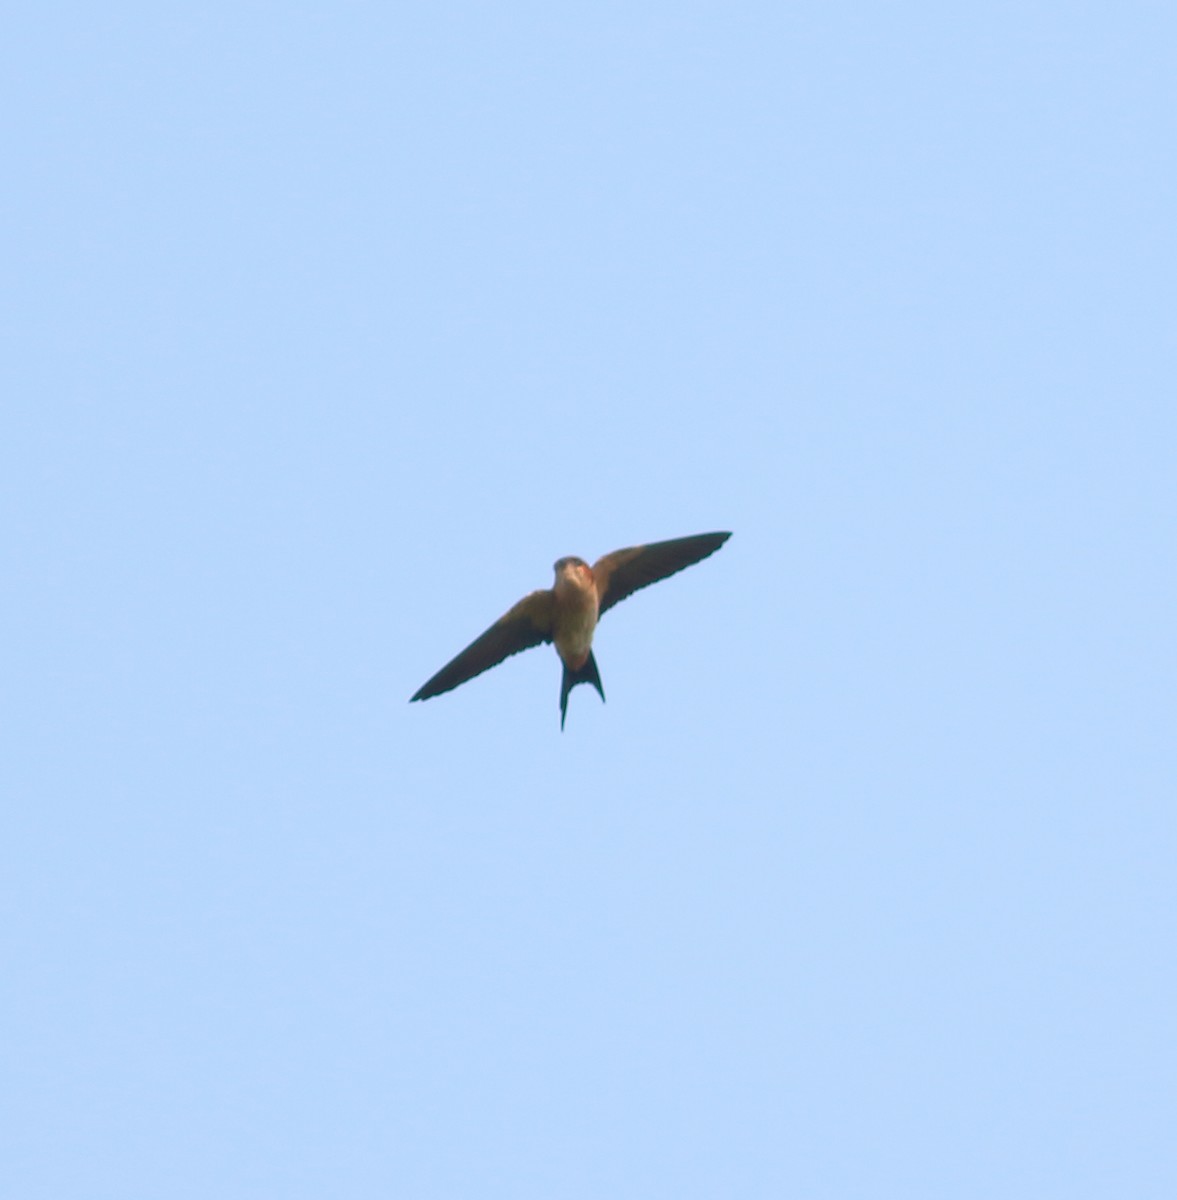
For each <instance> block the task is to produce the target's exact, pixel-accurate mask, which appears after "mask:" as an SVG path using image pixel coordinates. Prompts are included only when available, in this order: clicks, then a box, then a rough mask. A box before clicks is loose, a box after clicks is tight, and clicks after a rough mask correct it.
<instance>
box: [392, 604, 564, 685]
mask: <svg viewBox="0 0 1177 1200" xmlns="http://www.w3.org/2000/svg"><path fill="white" fill-rule="evenodd" d="M553 601H554V595H553V593H552V592H551V591H545V590H540V591H538V592H532V593H531V595H530V596H524V597H523V599H522V600H520V601H519V603H518V604H516V605H514V606H513V607H512V608H510V609H509V610H508V611H507V612H505V613H504V614H503V615H502V616H501V617H499V619H498V620H497V621H496V622H495V623H494V624H493V625H492V626H491V627H490V628H489V629H488V630H487V631H486V632H485V633H484V634H483V635H482V636H481V637H477V638H475V639H474V641H472V642H471V643H470V645H469V646H467V647H466V649H465V650H463V651H462V653H461V654H459V655H458V656H457V657H456V658H454V659H451V661H450V662H448V663H446V665H445V666H444V667H442V669H441V670H440V671H438V673H437V674H436V675H434V676H433V678H432V679H430V680H429V681H428V682H427V683H423V684H422V685H421V686H420V687H419V688H418V689H417V691H416V692H415V693H414V694H413V696H411V697H410V700H409V702H410V703H412V701H413V700H428V699H429V697H430V696H440V695H441V693H442V692H448V691H449V690H450V689H451V688H456V687H457V686H458V684H460V683H465V682H466V681H467V680H468V679H473V678H474V676H475V675H481V674H482V672H483V671H487V670H489V669H490V668H491V667H493V666H496V665H497V664H498V663H501V662H502V661H503V659H504V658H509V657H510V656H511V655H512V654H518V653H519V651H520V650H529V649H531V647H532V646H538V645H539V644H540V642H550V641H551V640H552V604H553Z"/></svg>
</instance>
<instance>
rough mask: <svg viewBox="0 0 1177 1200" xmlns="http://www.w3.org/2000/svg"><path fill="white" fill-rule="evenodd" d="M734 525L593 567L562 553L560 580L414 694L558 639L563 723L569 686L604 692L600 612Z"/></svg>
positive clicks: (705, 551) (709, 546) (701, 554)
mask: <svg viewBox="0 0 1177 1200" xmlns="http://www.w3.org/2000/svg"><path fill="white" fill-rule="evenodd" d="M729 537H731V534H730V533H700V534H696V535H695V536H693V537H685V538H675V539H673V540H672V541H668V542H651V543H649V544H648V545H645V546H631V547H629V548H627V549H625V550H615V551H613V553H612V554H606V555H605V556H604V558H600V559H598V560H597V561H596V562H595V563H594V564H593V565H592V566H591V567H590V566H589V565H588V563H586V562H585V561H584V559H582V558H576V557H575V556H569V557H567V558H561V559H559V560H558V561H557V562H556V564H555V567H554V570H555V572H556V581H555V584H554V585H553V586H552V587H551V588H549V589H546V590H541V591H537V592H532V593H531V594H530V595H528V596H525V597H524V598H523V599H522V600H520V601H519V603H518V604H516V605H514V606H513V607H512V608H510V609H508V611H507V612H505V613H504V614H503V615H502V616H501V617H500V618H499V619H498V620H497V621H496V622H495V623H494V624H493V625H492V626H491V627H490V628H489V629H488V630H487V631H486V632H485V633H484V634H483V635H482V636H481V637H479V638H476V639H475V640H474V641H473V642H471V643H470V645H469V646H467V647H466V649H465V650H463V651H462V652H461V654H459V655H458V656H457V657H456V658H454V659H452V660H451V661H450V662H448V663H447V664H446V665H445V666H444V667H442V669H441V670H440V671H438V672H437V674H436V675H434V676H433V678H432V679H430V680H429V681H428V682H427V683H425V684H423V685H422V686H421V687H420V688H419V689H418V690H417V692H416V693H415V694H414V695H413V696H412V699H413V700H428V699H429V698H430V697H431V696H438V695H440V694H441V693H442V692H448V691H449V690H450V689H451V688H456V687H457V686H458V685H459V684H462V683H465V682H466V681H467V680H469V679H473V678H474V676H475V675H480V674H481V673H482V672H483V671H485V670H488V669H489V668H490V667H493V666H495V665H496V664H498V663H500V662H502V661H503V659H504V658H507V657H509V656H510V655H512V654H517V653H518V652H519V651H520V650H527V649H529V648H530V647H531V646H538V645H539V644H540V642H553V643H554V644H555V647H556V653H557V654H559V656H560V659H561V661H562V662H563V664H564V678H563V682H562V684H561V689H560V728H561V729H563V728H564V719H565V716H566V715H567V708H568V693H569V692H570V691H571V690H572V689H573V688H574V687H575V686H576V685H577V684H578V683H591V684H592V685H593V686H594V687H595V688H596V689H597V691H598V692H599V693H600V695H601V699H602V700H604V699H605V692H604V689H603V688H602V687H601V677H600V674H599V673H598V671H597V664H596V661H595V660H594V658H593V634H594V633H595V632H596V628H597V621H598V620H599V619H600V617H601V615H602V614H603V613H605V612H606V611H607V610H608V609H610V608H612V606H613V605H614V604H616V603H617V602H618V601H620V600H624V599H625V597H626V596H628V595H630V594H631V593H632V592H636V591H637V590H638V589H639V588H643V587H647V586H648V585H649V584H651V583H656V582H657V581H658V580H659V579H665V578H666V576H667V575H673V574H674V573H675V572H676V571H681V570H682V569H683V568H684V567H689V566H690V565H691V564H692V563H696V562H698V561H699V560H700V559H703V558H706V557H707V556H708V555H709V554H714V553H715V551H716V550H718V549H719V548H720V546H722V545H723V543H724V542H726V541H727V539H728V538H729Z"/></svg>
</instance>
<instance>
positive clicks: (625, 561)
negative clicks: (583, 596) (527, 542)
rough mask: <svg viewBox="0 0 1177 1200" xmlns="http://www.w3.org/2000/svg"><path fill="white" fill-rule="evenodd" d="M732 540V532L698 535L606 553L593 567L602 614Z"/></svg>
mask: <svg viewBox="0 0 1177 1200" xmlns="http://www.w3.org/2000/svg"><path fill="white" fill-rule="evenodd" d="M729 537H731V534H730V533H698V534H695V535H694V536H692V537H685V538H673V539H671V540H670V541H668V542H650V543H649V544H648V545H645V546H630V547H629V548H628V549H625V550H614V551H613V553H612V554H606V555H605V557H604V558H601V559H598V561H597V562H595V563H594V564H593V575H594V576H595V578H596V580H597V592H598V595H599V596H600V598H601V607H600V611H601V612H602V613H605V612H607V611H608V610H609V609H611V608H612V607H613V605H615V604H617V603H618V602H619V601H621V600H624V599H625V598H626V596H630V595H632V594H633V593H634V592H636V591H637V590H638V589H639V588H644V587H649V586H650V584H652V583H657V582H658V580H660V579H665V578H666V577H667V576H668V575H673V574H674V573H675V572H676V571H681V570H682V569H683V568H684V567H689V566H691V565H693V564H694V563H697V562H699V561H701V560H702V559H704V558H706V557H707V556H708V555H709V554H714V553H715V552H716V550H718V549H719V548H720V546H722V545H723V543H724V542H726V541H727V539H728V538H729Z"/></svg>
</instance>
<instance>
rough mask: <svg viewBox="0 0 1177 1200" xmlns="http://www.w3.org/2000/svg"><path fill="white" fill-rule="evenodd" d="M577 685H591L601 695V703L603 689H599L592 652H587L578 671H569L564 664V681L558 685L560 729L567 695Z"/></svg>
mask: <svg viewBox="0 0 1177 1200" xmlns="http://www.w3.org/2000/svg"><path fill="white" fill-rule="evenodd" d="M578 683H591V684H592V685H593V687H595V688H596V689H597V691H598V692H600V694H601V700H602V702H603V701H604V699H605V689H604V688H603V687H601V675H600V672H599V671H598V670H597V660H596V659H595V658H593V652H592V651H591V650H590V651H589V656H588V658H586V659H585V660H584V666H583V667H581V668H580V670H579V671H570V670H569V669H568V664H567V663H564V679H563V681H562V682H561V684H560V729H561V730H563V728H564V718H565V717H566V716H567V715H568V693H569V692H570V691H572V689H573V688H574V687H576V685H577V684H578Z"/></svg>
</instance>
